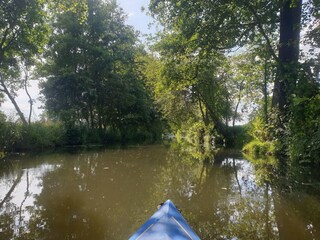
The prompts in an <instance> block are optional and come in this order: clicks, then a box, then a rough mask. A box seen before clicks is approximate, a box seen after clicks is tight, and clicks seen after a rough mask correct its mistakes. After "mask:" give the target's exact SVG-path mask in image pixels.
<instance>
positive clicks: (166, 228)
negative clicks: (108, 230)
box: [129, 200, 200, 240]
mask: <svg viewBox="0 0 320 240" xmlns="http://www.w3.org/2000/svg"><path fill="white" fill-rule="evenodd" d="M160 239H161V240H200V238H199V237H198V236H197V234H196V233H195V232H194V231H193V230H192V229H191V227H190V226H189V224H188V223H187V221H186V220H185V219H184V218H183V216H182V215H181V213H180V212H179V210H178V209H177V208H176V207H175V205H174V204H173V202H172V201H170V200H167V201H166V202H165V203H164V204H163V205H162V206H161V207H160V208H159V209H158V211H156V212H155V213H154V214H153V215H152V216H151V218H149V220H147V221H146V222H145V223H144V224H143V225H142V226H141V227H140V229H139V230H138V231H137V232H136V233H135V234H133V235H132V236H131V237H130V238H129V240H160Z"/></svg>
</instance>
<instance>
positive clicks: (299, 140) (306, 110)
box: [288, 94, 320, 166]
mask: <svg viewBox="0 0 320 240" xmlns="http://www.w3.org/2000/svg"><path fill="white" fill-rule="evenodd" d="M292 114H293V117H292V121H291V122H290V129H291V131H290V133H289V134H288V135H289V137H288V139H289V150H288V151H289V155H290V156H291V158H292V160H293V161H295V162H298V163H300V164H302V165H305V164H311V165H317V166H318V165H320V161H319V156H320V119H319V116H320V94H317V95H315V96H314V97H311V98H298V97H297V98H295V99H294V107H293V109H292Z"/></svg>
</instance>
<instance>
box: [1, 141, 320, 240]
mask: <svg viewBox="0 0 320 240" xmlns="http://www.w3.org/2000/svg"><path fill="white" fill-rule="evenodd" d="M1 166H2V168H1V169H0V190H1V194H0V204H1V205H0V207H1V210H0V239H108V240H112V239H114V240H120V239H127V238H128V237H129V236H130V235H131V234H132V233H133V232H134V231H135V230H136V229H137V228H138V227H139V226H140V225H141V224H142V223H143V222H144V221H145V220H146V219H147V218H148V217H149V216H150V215H151V214H152V213H153V212H154V211H155V209H156V206H157V205H158V204H159V203H160V202H163V201H165V200H166V199H168V198H170V199H172V200H173V201H174V202H175V204H176V205H177V206H178V208H180V209H181V211H182V213H183V215H184V216H185V217H186V219H187V220H188V222H189V223H190V225H191V226H192V227H193V228H194V230H195V231H196V232H197V233H198V234H199V236H200V237H201V239H318V238H320V235H319V229H320V226H319V222H320V220H319V218H318V216H320V215H319V213H320V212H319V211H320V210H319V206H320V205H319V203H320V201H319V199H317V198H316V197H314V196H311V195H299V196H297V195H294V194H291V195H290V194H287V193H285V194H284V193H282V192H281V191H279V190H278V189H276V188H273V187H272V184H271V183H270V181H269V180H268V179H270V175H269V176H267V175H268V174H265V175H266V177H264V178H263V177H262V175H263V174H261V172H263V171H267V172H268V170H265V169H264V170H262V169H263V168H262V167H261V165H254V166H253V165H252V164H250V163H249V162H248V161H247V160H245V159H244V158H243V157H242V156H241V155H240V154H239V153H230V152H228V153H220V154H212V153H207V152H206V153H203V154H202V153H201V151H200V152H199V151H198V152H197V153H194V152H193V151H192V150H190V149H187V148H186V147H184V148H183V149H181V148H179V147H177V146H176V147H171V148H167V147H163V146H148V147H132V148H127V149H106V150H99V151H98V150H91V151H80V152H73V153H56V154H47V155H42V156H41V155H38V156H23V157H19V156H18V157H14V158H13V159H10V161H7V162H6V163H2V165H1ZM266 168H267V169H268V166H267V165H266Z"/></svg>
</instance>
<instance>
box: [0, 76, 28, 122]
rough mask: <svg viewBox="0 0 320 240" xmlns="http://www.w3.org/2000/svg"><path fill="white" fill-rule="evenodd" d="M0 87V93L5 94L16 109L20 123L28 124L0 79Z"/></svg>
mask: <svg viewBox="0 0 320 240" xmlns="http://www.w3.org/2000/svg"><path fill="white" fill-rule="evenodd" d="M0 85H1V87H2V89H1V91H2V92H4V93H5V94H6V96H7V97H8V98H9V99H10V101H11V103H12V104H13V106H14V108H15V109H16V111H17V113H18V115H19V117H20V119H21V121H22V123H23V124H24V125H28V122H27V120H26V118H25V116H24V115H23V113H22V111H21V109H20V107H19V105H18V104H17V102H16V100H15V99H14V97H13V96H12V94H11V93H10V91H9V89H8V88H7V86H6V84H5V83H4V80H3V79H0Z"/></svg>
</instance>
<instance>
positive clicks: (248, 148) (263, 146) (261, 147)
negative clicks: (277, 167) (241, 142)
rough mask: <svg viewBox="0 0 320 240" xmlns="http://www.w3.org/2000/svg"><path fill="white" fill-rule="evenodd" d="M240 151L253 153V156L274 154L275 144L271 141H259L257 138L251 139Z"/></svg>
mask: <svg viewBox="0 0 320 240" xmlns="http://www.w3.org/2000/svg"><path fill="white" fill-rule="evenodd" d="M242 151H244V152H245V153H248V154H249V153H250V154H253V155H254V156H265V155H274V153H275V146H274V143H272V142H261V141H259V140H253V141H251V142H249V143H248V144H246V145H245V146H244V147H243V149H242Z"/></svg>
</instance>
